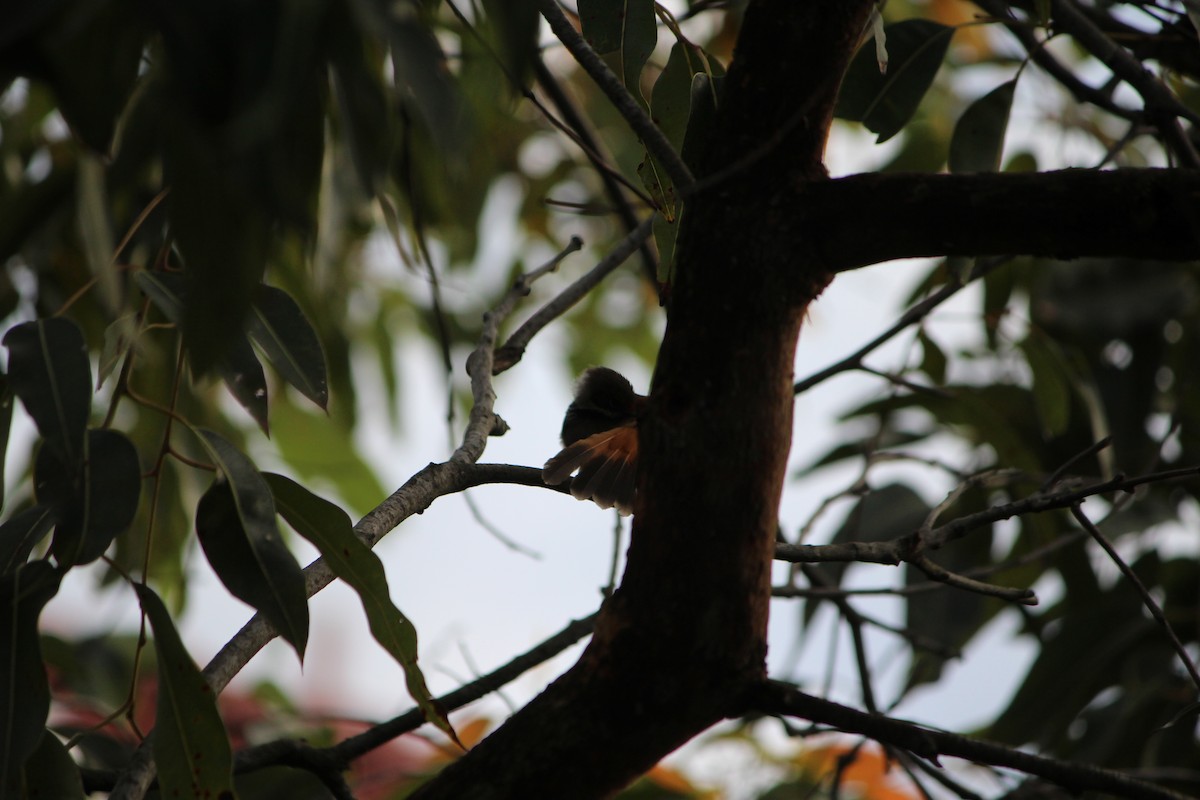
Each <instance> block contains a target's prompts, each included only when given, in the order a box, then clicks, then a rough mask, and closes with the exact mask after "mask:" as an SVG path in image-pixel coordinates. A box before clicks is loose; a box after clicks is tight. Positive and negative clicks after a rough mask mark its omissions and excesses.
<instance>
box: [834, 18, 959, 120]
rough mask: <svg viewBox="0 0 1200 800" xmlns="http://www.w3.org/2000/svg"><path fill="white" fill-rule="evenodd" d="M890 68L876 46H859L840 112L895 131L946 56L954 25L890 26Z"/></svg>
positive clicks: (914, 22) (927, 22)
mask: <svg viewBox="0 0 1200 800" xmlns="http://www.w3.org/2000/svg"><path fill="white" fill-rule="evenodd" d="M884 30H885V32H886V34H887V48H888V56H889V60H888V70H887V73H886V74H880V72H879V64H878V63H877V62H876V60H875V48H874V47H872V46H867V47H862V48H859V51H858V54H857V55H855V57H854V60H853V61H852V62H851V63H850V68H849V69H848V70H847V71H846V78H845V80H844V81H843V82H842V89H841V93H840V94H839V95H838V102H837V108H836V110H835V112H834V113H835V114H836V115H837V116H839V117H841V118H842V119H848V120H853V121H857V122H861V123H863V124H864V125H866V126H867V128H868V129H870V130H872V131H874V132H875V133H877V134H879V138H878V139H876V142H877V143H879V142H886V141H887V140H888V139H890V138H892V137H893V136H895V135H896V134H897V133H899V132H900V130H901V129H902V128H903V127H904V125H905V124H906V123H907V122H908V121H909V120H910V119H911V118H912V115H913V114H914V113H915V112H916V110H917V106H919V105H920V104H921V99H922V98H923V97H924V96H925V92H927V91H928V90H929V87H930V85H931V84H932V83H933V79H934V77H935V76H936V75H937V72H938V69H939V68H940V67H941V65H942V60H943V59H944V58H945V56H946V49H947V48H948V47H949V46H950V39H951V38H952V37H953V36H954V28H950V27H947V26H945V25H940V24H938V23H936V22H932V21H930V20H927V19H908V20H904V21H903V22H897V23H895V24H892V25H888V26H887V27H886V28H885V29H884Z"/></svg>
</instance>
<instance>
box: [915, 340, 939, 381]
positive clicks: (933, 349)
mask: <svg viewBox="0 0 1200 800" xmlns="http://www.w3.org/2000/svg"><path fill="white" fill-rule="evenodd" d="M917 341H919V342H920V343H921V371H922V372H924V373H925V374H926V375H928V376H929V379H930V380H932V381H933V382H934V383H936V384H942V383H945V382H946V354H945V352H943V351H942V348H941V347H939V346H938V344H937V342H935V341H934V340H933V339H931V338H930V337H929V334H928V333H926V332H925V329H924V328H919V329H918V330H917Z"/></svg>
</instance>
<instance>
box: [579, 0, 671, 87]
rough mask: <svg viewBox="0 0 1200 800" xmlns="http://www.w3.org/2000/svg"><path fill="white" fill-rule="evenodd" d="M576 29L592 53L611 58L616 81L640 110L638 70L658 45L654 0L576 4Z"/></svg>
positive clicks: (596, 0) (591, 0) (589, 0)
mask: <svg viewBox="0 0 1200 800" xmlns="http://www.w3.org/2000/svg"><path fill="white" fill-rule="evenodd" d="M579 25H580V27H581V28H582V29H583V36H584V38H585V39H587V41H588V43H589V44H591V46H592V49H594V50H595V51H596V52H597V53H599V54H600V55H602V56H605V55H610V54H611V55H612V56H613V58H612V59H611V61H612V66H613V67H614V69H615V71H616V73H617V77H619V78H620V79H621V82H622V83H623V84H625V88H626V89H628V90H629V93H630V94H631V95H633V97H634V98H635V99H636V100H637V101H638V102H639V103H641V104H642V105H643V106H644V105H645V103H646V101H645V99H644V98H643V96H642V87H641V78H642V67H644V66H645V64H646V59H648V58H649V57H650V54H651V53H653V52H654V45H655V44H656V43H657V42H658V28H657V26H656V25H655V22H654V0H579Z"/></svg>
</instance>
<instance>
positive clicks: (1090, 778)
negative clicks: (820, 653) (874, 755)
mask: <svg viewBox="0 0 1200 800" xmlns="http://www.w3.org/2000/svg"><path fill="white" fill-rule="evenodd" d="M746 702H747V705H748V706H749V707H750V708H751V709H753V710H756V711H760V712H762V713H766V714H775V715H787V716H795V717H801V718H803V719H807V720H810V721H812V722H814V723H818V724H824V725H830V726H832V727H834V728H836V729H838V730H840V731H845V732H847V733H857V734H861V735H863V736H867V737H869V738H871V739H874V740H875V741H877V742H879V743H881V744H883V745H888V746H892V747H899V748H903V749H904V750H908V751H909V752H910V753H912V754H913V755H915V756H917V757H919V758H923V759H925V760H927V761H929V762H931V763H932V764H933V765H935V766H937V765H938V757H939V756H953V757H956V758H964V759H967V760H969V761H973V762H976V763H980V764H990V765H992V766H995V767H1005V768H1007V769H1014V770H1018V771H1019V772H1024V773H1026V774H1028V775H1036V776H1038V777H1040V778H1043V779H1045V780H1047V781H1050V782H1051V783H1055V784H1057V785H1059V786H1062V787H1064V788H1066V789H1068V790H1070V791H1072V792H1082V791H1086V790H1096V791H1100V792H1105V793H1108V794H1112V795H1117V796H1120V797H1127V798H1131V799H1132V800H1184V798H1185V796H1184V795H1182V794H1179V793H1177V792H1173V791H1171V790H1170V789H1167V788H1164V787H1162V786H1156V785H1155V784H1152V783H1147V782H1146V781H1143V780H1139V779H1137V778H1133V777H1130V776H1129V775H1126V774H1125V773H1122V772H1117V771H1115V770H1109V769H1102V768H1100V767H1094V766H1091V765H1088V764H1077V763H1069V762H1066V761H1059V760H1057V759H1053V758H1046V757H1045V756H1037V755H1033V754H1031V753H1025V752H1022V751H1020V750H1017V749H1015V748H1012V747H1005V746H1004V745H1000V744H995V743H992V742H986V741H981V740H979V739H972V738H969V737H966V736H960V735H958V734H953V733H945V732H942V731H936V730H931V729H929V728H925V727H922V726H920V725H917V724H915V723H911V722H904V721H902V720H898V719H893V718H891V717H885V716H882V715H879V714H868V713H866V712H863V711H859V710H857V709H853V708H850V707H848V706H843V705H841V704H839V703H834V702H831V701H829V700H823V699H821V698H818V697H813V696H812V695H808V694H805V693H804V692H801V691H800V690H799V689H798V688H796V687H795V686H792V685H790V684H787V683H783V682H781V681H770V680H769V681H763V682H762V683H760V684H758V685H756V686H754V687H752V688H751V689H750V691H749V692H748V693H747V697H746Z"/></svg>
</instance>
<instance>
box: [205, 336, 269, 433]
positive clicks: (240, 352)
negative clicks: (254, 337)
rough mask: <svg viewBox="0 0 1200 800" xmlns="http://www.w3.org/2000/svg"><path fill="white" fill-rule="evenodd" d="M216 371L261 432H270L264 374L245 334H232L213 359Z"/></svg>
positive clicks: (265, 377)
mask: <svg viewBox="0 0 1200 800" xmlns="http://www.w3.org/2000/svg"><path fill="white" fill-rule="evenodd" d="M217 373H218V374H219V375H220V376H221V380H222V381H223V382H224V383H225V387H226V388H227V389H229V393H230V394H232V395H233V398H234V399H235V400H237V401H238V405H240V406H241V407H242V408H244V409H246V411H248V412H249V413H250V416H251V417H252V418H253V419H254V421H255V422H257V423H258V427H259V428H261V429H262V432H263V433H264V434H267V435H268V436H269V435H270V434H271V429H270V426H269V424H268V422H267V376H266V375H265V374H264V373H263V368H262V364H260V363H259V361H258V356H256V355H255V354H254V348H253V347H251V346H250V340H249V339H248V338H247V337H246V336H234V337H232V338H231V340H230V342H229V348H228V349H227V350H226V351H225V355H223V356H222V357H221V358H220V359H219V360H218V361H217Z"/></svg>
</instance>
